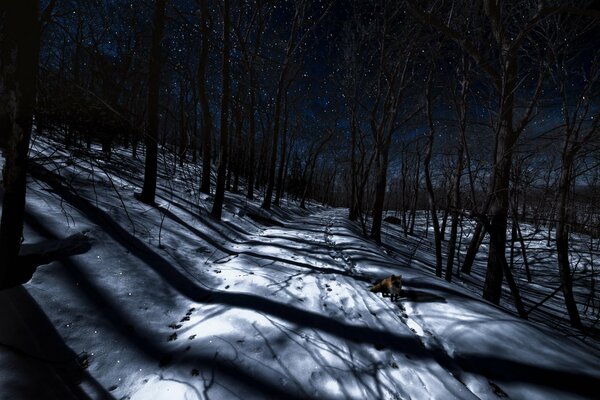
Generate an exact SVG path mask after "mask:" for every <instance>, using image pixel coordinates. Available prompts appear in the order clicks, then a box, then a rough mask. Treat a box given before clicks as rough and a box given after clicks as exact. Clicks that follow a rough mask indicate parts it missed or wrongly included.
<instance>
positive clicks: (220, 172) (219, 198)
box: [211, 0, 231, 220]
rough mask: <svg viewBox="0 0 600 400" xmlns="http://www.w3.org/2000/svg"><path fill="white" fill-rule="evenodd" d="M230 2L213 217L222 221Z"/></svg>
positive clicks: (227, 5) (227, 18) (226, 11)
mask: <svg viewBox="0 0 600 400" xmlns="http://www.w3.org/2000/svg"><path fill="white" fill-rule="evenodd" d="M229 9H230V1H229V0H223V67H222V72H223V94H222V97H221V139H220V146H219V166H218V169H217V187H216V190H215V199H214V202H213V208H212V211H211V215H212V216H213V217H214V218H216V219H218V220H220V219H221V214H222V212H223V200H224V199H225V180H226V178H227V155H228V151H229V149H228V144H229V132H228V130H229V97H230V93H229V92H230V80H231V77H230V76H229V56H230V55H229V51H230V47H231V40H230V37H229V31H230V26H229V25H230V10H229Z"/></svg>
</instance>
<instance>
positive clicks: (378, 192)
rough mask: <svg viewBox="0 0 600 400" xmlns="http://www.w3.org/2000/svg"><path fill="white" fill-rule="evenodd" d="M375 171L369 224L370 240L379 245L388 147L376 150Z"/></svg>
mask: <svg viewBox="0 0 600 400" xmlns="http://www.w3.org/2000/svg"><path fill="white" fill-rule="evenodd" d="M377 153H378V155H377V156H376V157H377V166H376V168H377V171H376V174H377V175H376V178H375V179H376V181H375V202H374V203H373V223H372V224H371V235H370V236H371V239H373V240H375V241H376V242H377V243H381V223H382V220H383V203H384V200H385V189H386V184H387V169H388V153H389V147H387V146H383V148H381V146H380V147H379V148H378V149H377Z"/></svg>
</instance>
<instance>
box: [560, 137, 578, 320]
mask: <svg viewBox="0 0 600 400" xmlns="http://www.w3.org/2000/svg"><path fill="white" fill-rule="evenodd" d="M568 141H569V139H568V138H567V144H565V151H564V152H563V162H562V169H561V173H560V178H559V183H558V196H559V197H558V221H557V224H556V252H557V255H558V270H559V275H560V283H561V286H562V292H563V296H564V298H565V305H566V306H567V312H568V313H569V320H570V322H571V325H572V326H573V327H574V328H581V327H582V324H581V319H580V317H579V310H577V304H576V303H575V297H574V296H573V278H572V277H571V264H570V261H569V220H568V219H569V210H568V201H569V199H568V197H569V187H570V184H571V178H572V175H573V173H572V172H573V155H572V154H571V151H570V149H569V148H568V147H569V143H568Z"/></svg>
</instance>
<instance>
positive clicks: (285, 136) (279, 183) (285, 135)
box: [273, 99, 288, 206]
mask: <svg viewBox="0 0 600 400" xmlns="http://www.w3.org/2000/svg"><path fill="white" fill-rule="evenodd" d="M284 101H285V105H284V109H285V111H284V117H283V135H282V138H281V139H282V140H281V157H280V160H279V170H278V172H277V188H276V190H275V200H274V201H273V204H274V205H276V206H279V201H280V199H281V195H282V193H283V175H284V174H285V163H286V159H285V156H286V153H287V142H288V109H287V99H286V100H284Z"/></svg>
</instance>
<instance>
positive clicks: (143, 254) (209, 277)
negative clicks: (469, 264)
mask: <svg viewBox="0 0 600 400" xmlns="http://www.w3.org/2000/svg"><path fill="white" fill-rule="evenodd" d="M32 154H33V155H34V157H35V158H36V161H35V163H36V167H34V168H33V172H32V175H33V179H32V180H31V181H30V184H29V192H28V220H27V226H26V235H25V237H26V242H36V241H39V240H41V239H44V238H62V237H66V236H68V235H70V234H72V233H75V232H85V233H86V235H87V236H88V237H89V238H91V239H92V241H93V247H92V249H91V250H90V251H88V252H87V253H86V254H82V255H77V256H73V257H71V258H69V259H68V260H66V261H63V262H55V263H52V264H50V265H47V266H43V267H41V268H40V269H39V270H38V272H37V273H36V274H35V275H34V278H33V280H32V281H31V282H30V283H28V284H26V285H24V287H23V288H18V289H14V290H11V291H6V292H3V293H0V296H1V297H2V299H1V301H0V304H1V305H0V317H1V318H2V327H1V328H0V343H1V345H0V346H2V347H0V348H2V350H1V351H0V367H1V371H2V372H1V373H0V393H1V394H2V395H1V396H0V398H2V399H4V398H7V399H29V398H32V399H33V398H56V399H64V398H68V396H72V397H74V398H85V397H86V396H87V397H89V398H115V399H123V398H124V399H134V400H140V399H204V398H211V399H233V398H241V399H253V398H256V399H295V398H296V399H308V398H324V399H451V398H459V399H471V398H473V399H476V398H482V399H494V398H498V397H507V396H508V397H510V398H522V399H549V398H560V399H563V398H565V399H567V398H594V397H597V396H598V388H600V370H599V368H598V365H600V363H599V361H600V357H599V356H600V354H598V353H597V352H595V351H594V350H591V349H589V348H587V347H584V346H583V345H581V344H578V343H575V342H572V341H569V340H567V339H565V338H563V337H560V336H558V335H557V334H555V333H553V332H551V331H550V330H548V329H546V328H543V327H540V326H537V325H534V324H532V323H528V322H525V321H522V320H519V319H517V318H515V317H513V316H511V315H510V314H508V313H506V312H505V311H503V310H501V309H499V308H497V307H495V306H493V305H490V304H488V303H486V302H484V301H482V300H481V299H479V298H477V297H475V296H473V295H470V294H468V292H467V291H466V290H464V289H462V288H460V287H457V286H455V285H449V284H446V283H445V282H443V281H441V280H438V279H435V278H433V277H431V276H428V275H427V274H426V273H424V272H423V271H420V270H415V269H413V268H409V267H408V266H406V265H403V264H402V263H399V262H398V261H397V260H395V259H394V258H393V257H391V256H389V255H387V254H385V253H384V252H383V251H382V249H381V248H379V247H378V246H377V245H375V244H374V243H372V242H370V241H368V240H366V239H364V238H362V237H361V236H360V235H359V232H358V229H357V227H356V226H354V225H352V224H350V223H348V222H347V220H346V219H345V211H344V210H337V209H326V208H322V207H317V206H315V205H313V206H311V207H310V209H309V210H308V211H305V210H301V209H299V208H297V207H296V206H294V205H293V204H289V207H283V208H281V209H276V210H274V211H273V212H272V213H270V214H269V215H267V214H265V213H264V211H261V210H260V207H259V205H260V201H258V200H257V201H256V202H248V201H247V200H246V199H245V198H244V197H243V196H238V195H228V196H227V206H226V209H225V212H224V218H223V222H222V223H219V222H216V221H214V220H212V219H211V218H210V217H209V211H210V205H211V199H210V198H206V196H205V195H199V194H197V193H196V192H195V190H196V186H197V177H198V176H199V174H198V171H197V170H195V167H193V166H190V165H188V166H186V167H185V168H184V169H181V168H179V169H178V170H177V171H175V172H174V171H172V163H171V162H169V161H168V160H167V162H166V163H165V164H164V165H163V171H162V176H161V179H160V188H159V191H158V198H157V202H158V203H159V207H157V208H151V207H148V206H146V205H143V204H141V203H139V202H137V201H136V200H135V199H134V197H133V194H134V192H135V191H139V190H140V186H141V182H140V177H141V176H142V173H141V171H142V164H141V163H140V162H139V161H137V160H132V159H130V158H129V157H128V156H127V155H125V154H124V153H123V154H119V153H117V154H115V155H114V156H113V160H112V161H111V162H104V161H101V160H100V161H94V160H93V157H89V156H83V155H82V156H77V157H74V156H72V155H71V154H69V153H68V152H67V151H64V150H62V149H61V148H60V147H59V146H57V145H55V144H54V143H52V142H51V141H50V140H49V139H45V138H37V141H36V143H35V144H34V150H33V152H32ZM167 166H171V169H168V168H167ZM50 172H51V173H50ZM58 176H60V177H58ZM261 213H262V214H261ZM258 215H262V217H260V218H259V217H257V216H258ZM392 273H396V274H397V273H400V274H402V276H403V278H404V279H403V280H404V289H405V294H406V296H405V297H404V298H402V299H401V300H400V301H399V302H398V303H397V304H394V303H392V302H390V301H389V299H387V298H382V297H380V296H378V295H375V294H373V293H370V292H369V291H368V290H367V289H368V287H369V285H370V284H371V282H373V281H375V280H376V279H381V278H383V277H385V276H388V275H390V274H392ZM42 393H43V394H44V395H41V394H42Z"/></svg>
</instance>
